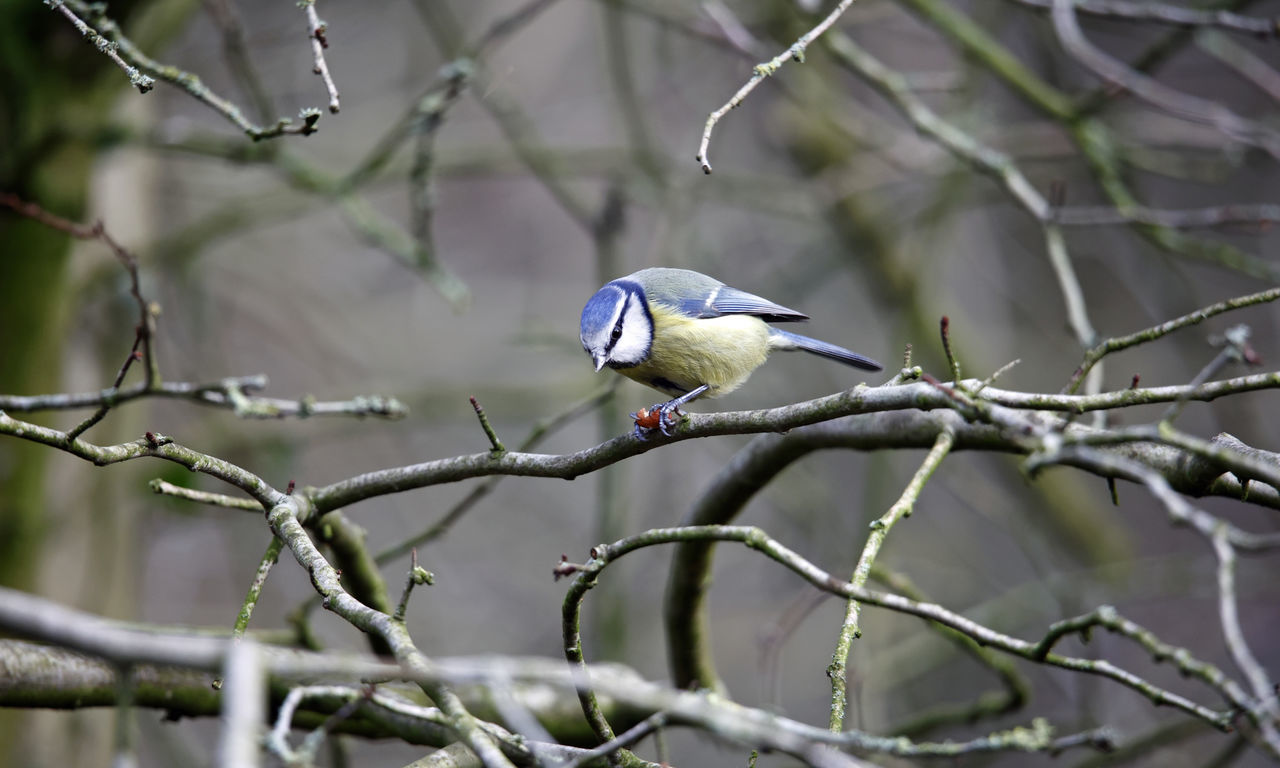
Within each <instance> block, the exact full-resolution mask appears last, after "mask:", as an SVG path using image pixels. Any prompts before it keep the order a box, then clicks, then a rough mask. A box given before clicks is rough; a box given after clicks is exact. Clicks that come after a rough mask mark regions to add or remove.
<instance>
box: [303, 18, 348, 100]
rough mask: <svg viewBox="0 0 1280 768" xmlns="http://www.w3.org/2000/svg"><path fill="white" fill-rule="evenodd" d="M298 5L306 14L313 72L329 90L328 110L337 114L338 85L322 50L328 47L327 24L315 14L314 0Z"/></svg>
mask: <svg viewBox="0 0 1280 768" xmlns="http://www.w3.org/2000/svg"><path fill="white" fill-rule="evenodd" d="M298 5H300V6H302V10H303V11H304V12H305V13H306V15H307V37H309V38H310V39H311V55H312V56H313V57H314V58H315V62H316V63H315V73H316V74H317V75H319V76H320V77H321V78H323V80H324V87H325V90H327V91H328V92H329V112H330V113H332V114H335V115H336V114H338V110H339V109H340V108H341V105H340V104H339V103H338V86H337V85H334V82H333V76H332V75H330V74H329V64H328V63H327V62H326V61H325V59H324V50H325V49H326V48H328V47H329V25H328V24H326V23H325V22H323V21H321V20H320V17H319V16H318V15H317V14H316V0H299V2H298Z"/></svg>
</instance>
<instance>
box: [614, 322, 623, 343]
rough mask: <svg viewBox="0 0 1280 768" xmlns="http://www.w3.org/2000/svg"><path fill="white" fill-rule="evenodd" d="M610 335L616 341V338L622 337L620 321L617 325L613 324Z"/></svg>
mask: <svg viewBox="0 0 1280 768" xmlns="http://www.w3.org/2000/svg"><path fill="white" fill-rule="evenodd" d="M612 337H613V340H614V341H617V340H618V339H620V338H622V323H618V324H617V325H615V326H613V334H612Z"/></svg>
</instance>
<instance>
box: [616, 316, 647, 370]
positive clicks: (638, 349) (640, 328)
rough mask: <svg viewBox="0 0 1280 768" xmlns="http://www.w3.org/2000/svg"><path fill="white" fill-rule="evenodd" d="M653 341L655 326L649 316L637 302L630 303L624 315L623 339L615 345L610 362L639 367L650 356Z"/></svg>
mask: <svg viewBox="0 0 1280 768" xmlns="http://www.w3.org/2000/svg"><path fill="white" fill-rule="evenodd" d="M652 340H653V324H652V323H651V322H650V321H649V315H648V314H647V313H646V312H645V311H644V308H643V307H641V306H640V305H639V303H638V302H636V301H635V300H632V301H628V302H627V306H626V309H625V310H624V311H623V313H622V337H621V338H619V339H618V342H617V343H616V344H614V345H613V352H612V353H611V354H610V355H609V360H610V361H612V362H615V363H621V364H623V365H638V364H640V363H643V362H644V361H645V359H646V358H648V356H649V346H650V343H651V342H652Z"/></svg>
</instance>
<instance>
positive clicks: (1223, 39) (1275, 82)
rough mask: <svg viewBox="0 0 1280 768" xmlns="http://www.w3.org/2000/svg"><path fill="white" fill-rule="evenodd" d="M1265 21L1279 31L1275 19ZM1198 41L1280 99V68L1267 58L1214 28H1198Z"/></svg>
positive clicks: (1259, 87)
mask: <svg viewBox="0 0 1280 768" xmlns="http://www.w3.org/2000/svg"><path fill="white" fill-rule="evenodd" d="M1265 21H1266V23H1267V25H1268V26H1269V27H1270V28H1271V34H1272V35H1275V34H1277V32H1280V23H1278V22H1277V21H1276V20H1275V19H1268V20H1265ZM1195 42H1196V45H1197V46H1199V48H1200V50H1202V51H1204V52H1205V53H1208V54H1209V55H1210V56H1213V57H1214V58H1216V59H1217V60H1218V61H1221V62H1222V63H1223V64H1226V65H1227V66H1229V67H1231V68H1232V69H1234V70H1235V71H1236V72H1239V73H1240V74H1241V75H1242V76H1243V77H1244V78H1245V79H1247V80H1248V81H1249V82H1251V83H1253V84H1254V85H1255V86H1257V87H1258V89H1259V90H1261V91H1263V92H1264V93H1266V94H1267V95H1268V96H1270V97H1271V99H1272V100H1273V101H1280V72H1277V71H1276V70H1275V68H1274V67H1272V66H1271V65H1270V64H1269V63H1267V61H1266V60H1265V59H1263V58H1262V57H1260V56H1258V55H1257V54H1255V53H1254V52H1253V51H1250V50H1249V49H1248V48H1245V47H1244V46H1242V45H1240V44H1239V43H1237V42H1236V41H1235V40H1232V39H1230V38H1229V37H1227V36H1226V35H1225V34H1223V33H1221V32H1215V31H1213V30H1208V29H1205V30H1201V31H1199V32H1197V33H1196V36H1195Z"/></svg>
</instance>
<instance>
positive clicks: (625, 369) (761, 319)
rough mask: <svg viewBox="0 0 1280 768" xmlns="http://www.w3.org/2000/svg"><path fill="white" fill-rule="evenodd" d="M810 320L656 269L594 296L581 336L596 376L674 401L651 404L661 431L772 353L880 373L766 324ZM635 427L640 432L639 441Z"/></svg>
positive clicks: (701, 278)
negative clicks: (609, 375)
mask: <svg viewBox="0 0 1280 768" xmlns="http://www.w3.org/2000/svg"><path fill="white" fill-rule="evenodd" d="M808 319H809V317H808V315H804V314H802V313H800V312H797V311H795V310H794V309H787V308H786V307H784V306H781V305H779V304H775V303H773V302H772V301H769V300H768V299H764V298H761V297H759V296H756V295H753V294H750V293H747V292H745V291H740V290H738V289H737V288H731V287H729V286H727V285H725V284H724V283H722V282H720V281H719V280H716V279H715V278H712V277H708V276H706V275H704V274H702V273H700V272H694V271H692V270H688V269H666V268H653V269H642V270H640V271H639V272H635V273H632V274H630V275H627V276H626V277H620V278H618V279H617V280H614V281H612V282H610V283H608V284H607V285H605V286H604V287H603V288H601V289H600V290H598V291H596V293H595V295H594V296H592V297H591V298H590V299H589V300H588V301H587V305H586V307H584V308H583V310H582V333H581V339H582V348H583V349H585V350H586V351H587V354H589V355H591V359H592V360H593V361H595V365H596V371H599V370H600V369H601V368H604V367H605V366H608V367H610V368H612V369H613V370H615V371H617V372H618V373H620V374H622V375H623V376H626V377H627V378H629V379H631V380H633V381H638V382H640V383H641V384H645V385H647V386H650V387H653V388H654V389H656V390H658V391H660V392H663V393H665V394H668V395H671V396H672V397H673V398H674V399H672V400H670V401H668V402H666V403H662V404H660V405H656V406H654V409H655V410H657V411H658V413H657V423H658V427H660V428H661V429H662V431H663V432H664V433H665V432H666V431H667V419H668V417H670V416H671V415H672V414H673V412H676V410H677V409H678V408H679V406H681V405H683V404H685V403H687V402H689V401H691V400H693V399H695V398H697V397H719V396H720V395H727V394H728V393H730V392H732V391H734V390H735V389H737V388H738V387H740V386H742V385H743V383H745V382H746V380H747V378H748V377H749V376H750V375H751V372H752V371H754V370H755V369H756V368H758V367H759V366H760V364H761V363H763V362H764V361H765V358H767V357H768V356H769V353H770V352H771V351H773V350H775V349H786V350H792V349H800V350H804V351H805V352H811V353H813V354H815V355H820V356H822V357H826V358H829V359H831V360H836V361H838V362H841V363H844V364H846V365H851V366H853V367H855V368H861V369H863V370H867V371H878V370H880V369H881V365H880V364H879V363H877V362H876V361H875V360H872V359H870V358H868V357H863V356H862V355H859V354H857V353H856V352H850V351H849V350H847V349H845V348H843V347H837V346H836V345H834V344H828V343H826V342H825V341H818V340H817V339H811V338H809V337H807V336H801V335H799V334H796V333H789V332H787V331H784V330H781V329H778V328H774V327H773V326H771V325H769V323H782V322H794V321H799V320H808ZM639 422H640V419H639V418H638V419H637V434H640V435H641V436H643V434H644V433H643V432H642V431H641V428H640V426H639Z"/></svg>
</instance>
